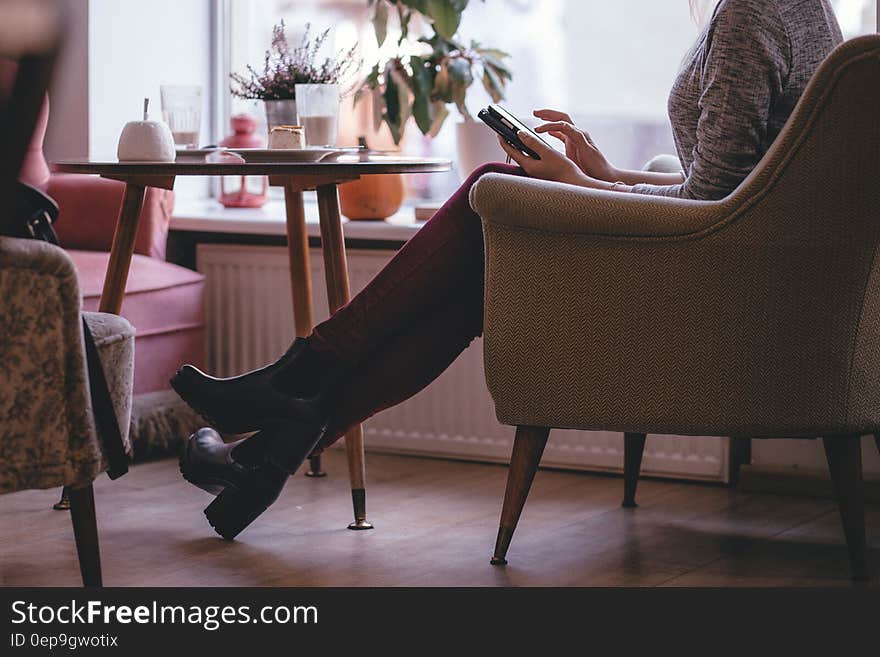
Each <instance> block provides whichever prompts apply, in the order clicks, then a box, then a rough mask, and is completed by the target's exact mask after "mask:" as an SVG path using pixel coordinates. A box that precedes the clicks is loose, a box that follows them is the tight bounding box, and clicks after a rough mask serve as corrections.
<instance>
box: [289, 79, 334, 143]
mask: <svg viewBox="0 0 880 657" xmlns="http://www.w3.org/2000/svg"><path fill="white" fill-rule="evenodd" d="M296 111H297V114H298V115H299V122H300V124H301V125H302V127H303V128H304V129H305V133H306V143H307V144H308V145H309V146H335V145H336V130H337V126H338V124H339V85H338V84H298V85H296Z"/></svg>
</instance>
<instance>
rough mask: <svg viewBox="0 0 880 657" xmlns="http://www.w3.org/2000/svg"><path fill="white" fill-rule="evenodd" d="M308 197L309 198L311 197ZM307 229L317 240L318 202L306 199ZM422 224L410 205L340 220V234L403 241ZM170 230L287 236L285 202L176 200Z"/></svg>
mask: <svg viewBox="0 0 880 657" xmlns="http://www.w3.org/2000/svg"><path fill="white" fill-rule="evenodd" d="M310 197H311V198H310ZM304 206H305V214H306V230H307V231H308V234H309V237H319V236H320V234H321V231H320V227H319V225H318V203H317V201H316V200H315V199H314V197H312V195H310V194H307V195H306V197H305V203H304ZM423 225H424V222H423V221H416V219H415V208H414V206H413V205H404V206H403V207H402V208H401V209H400V210H399V211H398V212H397V213H396V214H395V215H393V216H391V217H389V218H388V219H386V220H384V221H348V220H347V219H345V218H344V217H343V220H342V232H343V234H344V236H345V237H346V238H348V239H367V240H369V239H374V240H388V241H396V240H400V241H406V240H408V239H409V238H411V237H412V236H413V235H415V234H416V232H418V230H419V229H420V228H421V227H422V226H423ZM171 230H176V231H191V232H203V233H226V234H236V235H273V236H274V235H286V227H285V209H284V201H282V200H275V199H271V200H269V202H268V203H266V205H264V206H263V207H262V208H224V207H223V206H222V205H221V204H220V203H219V202H218V201H216V200H215V199H211V198H202V199H192V198H177V199H175V207H174V213H173V214H172V216H171Z"/></svg>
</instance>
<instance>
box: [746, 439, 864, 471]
mask: <svg viewBox="0 0 880 657" xmlns="http://www.w3.org/2000/svg"><path fill="white" fill-rule="evenodd" d="M752 463H753V464H754V465H761V466H768V467H774V468H792V469H798V470H819V471H823V472H824V471H826V470H827V468H828V465H827V462H826V461H825V450H824V449H823V448H822V441H821V440H753V441H752ZM862 467H863V469H864V472H865V475H875V476H876V475H880V453H878V450H877V446H876V445H875V444H874V438H873V437H871V436H865V437H864V438H862Z"/></svg>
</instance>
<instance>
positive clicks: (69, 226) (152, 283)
mask: <svg viewBox="0 0 880 657" xmlns="http://www.w3.org/2000/svg"><path fill="white" fill-rule="evenodd" d="M123 189H124V185H123V184H122V183H119V182H116V181H114V180H106V179H104V178H97V177H92V176H77V175H65V174H54V175H52V176H51V177H50V179H49V183H48V186H47V193H48V194H49V196H51V197H52V198H54V199H55V200H56V201H57V202H58V205H59V206H60V208H61V214H60V215H59V218H58V221H57V223H56V225H55V230H56V232H57V233H58V238H59V240H60V242H61V245H62V246H63V247H64V248H65V249H66V250H67V252H68V253H69V254H70V257H71V259H72V260H73V262H74V264H75V265H76V268H77V271H78V273H79V285H80V290H81V291H82V296H83V309H84V310H97V309H98V304H99V302H100V298H101V290H102V288H103V286H104V274H105V272H106V270H107V261H108V259H109V257H110V253H109V251H110V244H111V240H112V237H113V230H114V227H115V225H116V217H117V213H118V212H119V205H120V203H121V202H122V193H123ZM173 204H174V195H173V193H172V192H167V191H164V190H159V189H150V190H148V192H147V197H146V201H145V203H144V209H143V211H142V213H141V219H140V225H139V227H138V236H137V240H136V242H135V255H134V256H133V258H132V261H131V269H130V272H129V276H128V284H127V285H126V288H125V299H124V301H123V302H122V315H123V317H125V318H126V319H127V320H128V321H130V322H131V323H132V324H133V325H134V327H135V329H136V330H137V333H136V337H135V371H134V392H135V394H138V393H142V392H151V391H154V390H162V389H164V388H167V387H168V379H170V378H171V376H172V375H173V374H174V372H175V371H176V370H177V368H178V367H180V364H181V363H184V362H192V363H202V364H203V363H204V350H205V318H204V297H205V282H204V277H203V276H202V275H201V274H199V273H197V272H194V271H192V270H190V269H186V268H184V267H179V266H177V265H174V264H171V263H170V262H165V243H166V240H167V237H168V223H169V220H170V217H171V209H172V207H173Z"/></svg>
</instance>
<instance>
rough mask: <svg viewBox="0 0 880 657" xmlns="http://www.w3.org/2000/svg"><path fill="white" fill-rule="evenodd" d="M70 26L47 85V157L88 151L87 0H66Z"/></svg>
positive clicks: (82, 153) (84, 155) (62, 156)
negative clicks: (48, 117)
mask: <svg viewBox="0 0 880 657" xmlns="http://www.w3.org/2000/svg"><path fill="white" fill-rule="evenodd" d="M67 2H68V12H69V13H68V19H69V21H70V28H69V30H70V31H69V33H68V35H67V38H66V40H65V43H64V51H63V55H62V57H61V58H60V59H59V61H58V65H57V68H56V70H55V76H54V78H53V80H52V84H51V86H50V88H49V99H50V120H49V126H48V129H47V130H46V141H45V146H44V150H45V153H46V158H47V159H49V160H50V161H52V160H63V159H71V158H78V157H86V156H87V155H88V154H89V93H88V92H89V66H88V60H89V41H88V38H89V0H67Z"/></svg>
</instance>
